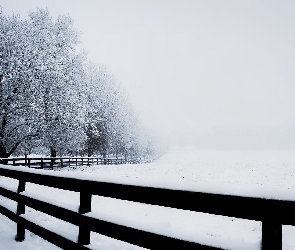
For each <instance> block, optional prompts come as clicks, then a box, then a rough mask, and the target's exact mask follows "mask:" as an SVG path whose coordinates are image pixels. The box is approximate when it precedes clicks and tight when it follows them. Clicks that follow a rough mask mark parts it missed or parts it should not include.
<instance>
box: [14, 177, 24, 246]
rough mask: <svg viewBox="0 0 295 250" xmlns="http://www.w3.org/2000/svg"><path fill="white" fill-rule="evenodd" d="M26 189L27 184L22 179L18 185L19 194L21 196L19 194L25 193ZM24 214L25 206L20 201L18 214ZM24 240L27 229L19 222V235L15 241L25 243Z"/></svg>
mask: <svg viewBox="0 0 295 250" xmlns="http://www.w3.org/2000/svg"><path fill="white" fill-rule="evenodd" d="M25 189H26V182H25V181H24V180H22V179H20V180H19V183H18V189H17V193H18V194H19V193H21V192H23V191H25ZM24 213H25V204H24V203H22V202H20V201H19V200H18V201H17V210H16V214H17V215H20V214H24ZM24 239H25V227H24V226H23V225H22V224H21V223H20V222H17V234H16V237H15V240H16V241H23V240H24Z"/></svg>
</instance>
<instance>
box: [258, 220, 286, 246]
mask: <svg viewBox="0 0 295 250" xmlns="http://www.w3.org/2000/svg"><path fill="white" fill-rule="evenodd" d="M267 249H273V250H282V224H281V223H280V222H277V221H271V220H264V221H262V250H267Z"/></svg>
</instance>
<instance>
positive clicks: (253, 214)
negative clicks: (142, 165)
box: [0, 167, 295, 225]
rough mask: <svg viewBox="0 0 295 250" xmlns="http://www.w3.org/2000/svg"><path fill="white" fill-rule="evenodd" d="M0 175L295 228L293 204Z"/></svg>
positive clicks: (10, 172)
mask: <svg viewBox="0 0 295 250" xmlns="http://www.w3.org/2000/svg"><path fill="white" fill-rule="evenodd" d="M0 174H1V175H3V176H7V177H11V178H23V179H24V180H25V181H28V182H32V183H36V184H40V185H45V186H51V187H56V188H60V189H65V190H71V191H76V192H80V191H81V187H83V186H87V187H89V189H90V190H91V192H92V194H94V195H101V196H106V197H112V198H117V199H123V200H130V201H135V202H141V203H147V204H154V205H160V206H166V207H173V208H178V209H185V210H191V211H197V212H205V213H211V214H217V215H223V216H229V217H237V218H243V219H250V220H257V221H263V220H268V219H271V218H273V217H274V216H275V218H276V219H277V220H278V221H280V222H282V224H286V225H295V218H294V216H293V213H294V212H293V211H295V202H294V201H280V200H267V199H262V198H252V197H240V196H232V195H222V194H210V193H200V192H190V191H181V190H169V189H162V188H153V187H143V186H142V187H141V186H132V185H123V184H115V183H104V182H95V181H88V180H79V179H74V178H64V177H59V176H48V175H45V174H35V173H28V172H25V171H22V172H18V171H16V170H9V169H3V168H1V167H0Z"/></svg>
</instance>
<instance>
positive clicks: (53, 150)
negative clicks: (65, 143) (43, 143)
mask: <svg viewBox="0 0 295 250" xmlns="http://www.w3.org/2000/svg"><path fill="white" fill-rule="evenodd" d="M50 157H52V158H55V157H56V149H55V148H54V147H50ZM54 163H55V159H51V161H50V167H51V168H53V165H54Z"/></svg>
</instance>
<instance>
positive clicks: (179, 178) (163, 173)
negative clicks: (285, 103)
mask: <svg viewBox="0 0 295 250" xmlns="http://www.w3.org/2000/svg"><path fill="white" fill-rule="evenodd" d="M5 168H10V169H18V170H22V171H29V172H36V173H40V172H41V173H43V174H44V173H45V174H48V175H59V176H64V177H76V178H79V179H92V180H100V181H106V182H116V183H126V184H135V185H142V186H157V187H166V188H172V189H182V190H194V191H203V192H213V193H226V194H236V195H244V196H259V197H267V198H276V199H287V200H295V192H294V191H295V177H294V176H295V151H294V150H272V151H206V150H196V149H186V150H180V149H175V150H172V151H170V152H169V153H167V154H166V155H164V156H163V157H162V158H160V159H159V160H157V161H155V162H154V163H150V164H134V165H98V166H90V167H87V166H80V167H78V168H77V169H74V168H72V167H71V168H69V167H66V168H63V169H60V171H51V170H35V169H34V170H33V169H28V168H25V167H13V166H6V167H5ZM0 184H1V186H4V185H5V186H9V187H10V188H11V189H13V188H14V190H15V187H16V186H17V184H18V182H17V181H15V180H12V179H10V178H5V177H0ZM24 194H25V195H27V196H30V197H35V198H40V199H42V200H46V201H50V202H51V203H53V204H58V205H59V206H62V207H66V208H68V209H71V210H74V211H78V204H79V194H78V193H76V192H71V191H66V190H60V189H55V188H49V187H45V186H40V185H36V184H32V183H28V184H27V185H26V191H25V192H24ZM0 199H1V200H2V201H1V204H2V203H6V204H7V206H9V207H10V209H11V210H12V211H14V210H15V209H16V203H15V202H14V203H13V202H12V201H9V200H7V199H5V198H4V197H3V198H2V197H1V198H0ZM24 216H25V217H26V218H28V219H30V220H34V221H36V223H38V224H40V225H44V227H46V228H49V229H50V230H52V231H55V232H58V233H60V234H61V235H64V236H65V237H67V238H69V239H71V240H77V236H78V228H77V227H76V226H74V225H71V224H69V223H66V222H63V221H61V220H58V219H56V218H53V217H51V216H48V215H46V214H43V213H41V212H38V211H35V210H33V209H31V208H28V207H27V208H26V214H25V215H24ZM87 216H91V217H95V218H99V219H101V220H106V221H110V222H112V221H113V222H116V223H118V224H122V225H128V226H130V227H133V228H138V229H144V230H147V231H151V232H157V233H160V234H163V235H169V236H175V237H177V238H182V239H186V240H192V241H196V242H199V243H205V244H209V245H212V246H219V247H222V248H227V249H260V244H261V222H259V221H250V220H243V219H238V218H231V217H224V216H216V215H210V214H205V213H197V212H192V211H184V210H178V209H173V208H165V207H160V206H154V205H147V204H140V203H136V202H130V201H122V200H117V199H112V198H108V197H101V196H93V199H92V212H90V213H87ZM0 220H1V222H5V223H1V225H0V232H1V234H0V235H1V236H0V245H1V246H2V245H3V246H5V247H6V246H7V247H6V248H2V249H27V248H28V249H55V247H53V246H52V244H50V243H47V242H46V241H44V240H42V239H40V238H39V237H37V236H35V235H33V234H32V233H29V232H27V234H26V240H25V241H24V242H23V243H17V242H15V241H14V236H15V233H16V227H15V223H14V222H10V221H9V219H7V218H5V217H4V216H2V215H0ZM6 222H7V223H6ZM294 236H295V229H294V227H291V226H283V249H284V250H291V249H295V237H294ZM2 242H3V244H2ZM19 244H22V245H21V246H22V248H20V247H19V246H20V245H19ZM26 247H27V248H26ZM90 248H91V249H140V248H139V247H137V246H132V245H130V244H128V243H123V242H121V241H117V240H113V239H111V238H108V237H105V236H102V235H99V234H97V233H91V244H90ZM56 249H57V248H56Z"/></svg>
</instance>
